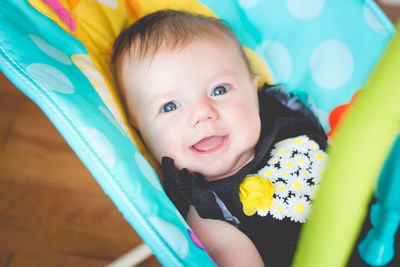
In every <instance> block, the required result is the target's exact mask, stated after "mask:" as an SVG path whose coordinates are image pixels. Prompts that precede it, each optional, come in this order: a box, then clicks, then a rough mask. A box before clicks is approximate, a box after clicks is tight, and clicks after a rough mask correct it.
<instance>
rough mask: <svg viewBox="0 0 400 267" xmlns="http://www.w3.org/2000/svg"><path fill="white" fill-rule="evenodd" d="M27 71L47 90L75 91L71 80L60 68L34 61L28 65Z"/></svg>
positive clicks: (68, 92) (67, 92)
mask: <svg viewBox="0 0 400 267" xmlns="http://www.w3.org/2000/svg"><path fill="white" fill-rule="evenodd" d="M25 70H26V72H27V73H28V74H30V75H31V76H32V77H33V78H34V79H35V80H36V81H37V82H39V83H40V84H41V85H42V86H43V87H44V88H45V89H46V90H53V91H56V92H59V93H63V94H72V93H74V92H75V90H74V86H73V85H72V83H71V81H70V80H69V79H68V77H67V76H65V74H64V73H62V72H61V71H59V70H58V69H56V68H54V67H52V66H50V65H47V64H42V63H33V64H31V65H29V66H28V67H26V69H25Z"/></svg>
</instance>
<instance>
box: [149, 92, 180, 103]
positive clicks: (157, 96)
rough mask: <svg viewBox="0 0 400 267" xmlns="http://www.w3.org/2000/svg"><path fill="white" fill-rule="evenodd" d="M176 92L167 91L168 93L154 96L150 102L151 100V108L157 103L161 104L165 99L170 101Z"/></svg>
mask: <svg viewBox="0 0 400 267" xmlns="http://www.w3.org/2000/svg"><path fill="white" fill-rule="evenodd" d="M174 92H175V90H171V91H169V90H168V91H166V92H162V93H159V94H155V95H153V96H152V97H151V98H150V100H149V103H148V104H149V106H152V105H154V104H157V102H160V101H162V100H164V99H168V98H170V97H172V96H173V95H174Z"/></svg>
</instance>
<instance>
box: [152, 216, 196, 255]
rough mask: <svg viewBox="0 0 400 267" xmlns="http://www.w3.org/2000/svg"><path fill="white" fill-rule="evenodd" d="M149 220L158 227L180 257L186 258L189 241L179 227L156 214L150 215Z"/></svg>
mask: <svg viewBox="0 0 400 267" xmlns="http://www.w3.org/2000/svg"><path fill="white" fill-rule="evenodd" d="M149 222H150V223H151V224H152V225H153V226H154V227H155V228H156V229H157V231H158V233H159V234H160V235H161V236H162V238H163V239H164V240H165V241H166V242H167V243H168V245H169V246H170V247H171V248H172V249H173V250H174V252H175V253H176V254H177V255H178V257H179V258H181V259H184V258H185V257H186V256H187V254H188V252H189V242H188V240H187V239H186V237H185V235H184V234H183V233H182V232H181V231H180V230H179V228H178V227H176V226H175V225H173V224H171V223H169V222H166V221H164V220H163V219H161V218H159V217H156V216H153V217H150V218H149Z"/></svg>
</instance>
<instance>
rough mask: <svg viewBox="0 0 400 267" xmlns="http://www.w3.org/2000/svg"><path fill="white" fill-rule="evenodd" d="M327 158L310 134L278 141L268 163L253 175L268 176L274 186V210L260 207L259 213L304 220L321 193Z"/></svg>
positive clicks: (296, 220) (297, 220)
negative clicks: (312, 202) (319, 191)
mask: <svg viewBox="0 0 400 267" xmlns="http://www.w3.org/2000/svg"><path fill="white" fill-rule="evenodd" d="M327 157H328V156H327V154H326V153H325V152H324V151H322V150H321V149H320V148H319V145H318V144H317V143H316V142H315V141H313V140H310V139H309V138H308V137H307V136H306V135H301V136H297V137H294V138H289V139H285V140H282V141H279V142H278V143H276V144H275V145H274V148H273V149H272V150H271V153H270V159H269V160H268V162H267V165H266V166H265V167H264V168H262V169H261V170H259V171H258V173H256V174H252V175H258V176H260V177H262V178H264V179H268V180H269V181H270V182H271V183H272V185H273V187H274V195H273V204H272V205H271V207H270V209H268V210H265V208H264V209H259V210H257V214H258V215H259V216H266V215H268V214H270V215H271V216H272V217H273V218H275V219H277V220H282V219H284V218H286V217H287V218H290V220H292V221H294V222H300V223H304V222H305V221H306V220H307V218H308V216H309V213H310V210H311V200H313V199H314V198H315V197H316V195H317V193H318V187H319V183H320V181H321V179H322V173H323V170H324V168H325V163H326V160H327Z"/></svg>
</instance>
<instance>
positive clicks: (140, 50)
mask: <svg viewBox="0 0 400 267" xmlns="http://www.w3.org/2000/svg"><path fill="white" fill-rule="evenodd" d="M221 34H224V35H225V36H227V37H229V38H230V39H232V40H233V41H234V42H235V44H236V45H237V46H238V49H239V51H240V53H241V54H242V56H243V60H244V61H245V63H246V65H247V68H248V70H249V73H251V74H253V72H252V70H251V67H250V63H249V60H248V58H247V57H246V54H245V52H244V50H243V48H242V46H241V44H240V42H239V40H238V39H237V37H236V35H235V34H234V33H233V31H232V30H231V29H230V28H229V27H228V26H227V25H226V24H224V23H223V22H222V21H221V20H219V19H216V18H213V17H206V16H202V15H198V14H192V13H189V12H184V11H176V10H162V11H158V12H155V13H151V14H149V15H146V16H144V17H142V18H141V19H139V20H138V21H136V22H135V23H133V24H132V25H131V26H130V27H128V28H127V29H125V30H123V31H122V32H121V34H120V35H119V36H118V37H117V39H116V40H115V42H114V45H113V55H112V64H113V65H114V66H115V64H116V62H117V60H118V57H119V56H120V55H121V53H123V52H124V51H126V50H127V51H128V52H129V56H132V49H131V48H132V46H133V47H134V57H135V60H137V61H141V60H143V59H145V58H147V57H154V56H155V55H156V54H157V52H158V51H159V50H160V49H171V50H173V49H176V48H180V47H184V46H185V45H187V44H189V43H190V42H192V41H193V40H194V39H196V38H199V39H206V38H210V37H211V38H216V37H220V36H221Z"/></svg>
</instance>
